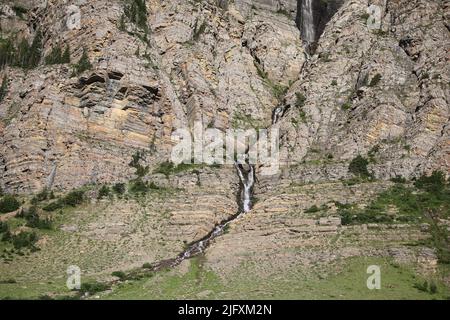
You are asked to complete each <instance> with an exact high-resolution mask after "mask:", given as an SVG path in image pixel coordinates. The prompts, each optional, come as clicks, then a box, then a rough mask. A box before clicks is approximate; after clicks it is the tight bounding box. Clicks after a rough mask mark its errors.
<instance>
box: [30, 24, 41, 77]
mask: <svg viewBox="0 0 450 320" xmlns="http://www.w3.org/2000/svg"><path fill="white" fill-rule="evenodd" d="M41 57H42V33H41V31H40V30H38V31H37V32H36V35H35V36H34V39H33V43H32V44H31V47H30V54H29V56H28V63H27V65H26V68H30V69H31V68H36V67H37V66H38V65H39V62H40V61H41Z"/></svg>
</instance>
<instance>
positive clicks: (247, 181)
mask: <svg viewBox="0 0 450 320" xmlns="http://www.w3.org/2000/svg"><path fill="white" fill-rule="evenodd" d="M236 169H237V171H238V175H239V179H240V180H241V184H242V188H243V189H242V194H241V202H242V210H243V211H244V213H247V212H249V211H250V210H251V209H252V191H253V185H254V184H255V168H254V167H253V166H252V165H250V169H249V171H248V172H247V177H246V176H245V174H244V167H243V166H242V165H241V164H236Z"/></svg>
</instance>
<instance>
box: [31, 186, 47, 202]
mask: <svg viewBox="0 0 450 320" xmlns="http://www.w3.org/2000/svg"><path fill="white" fill-rule="evenodd" d="M49 197H50V193H49V192H48V190H47V188H44V189H43V190H42V191H41V192H39V193H38V194H36V195H35V196H34V197H33V198H32V199H31V203H32V204H37V203H39V202H42V201H45V200H48V199H49Z"/></svg>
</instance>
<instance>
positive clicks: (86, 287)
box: [80, 281, 109, 294]
mask: <svg viewBox="0 0 450 320" xmlns="http://www.w3.org/2000/svg"><path fill="white" fill-rule="evenodd" d="M108 289H109V285H107V284H106V283H102V282H97V281H95V282H84V283H82V284H81V287H80V292H81V293H82V294H84V293H89V294H94V293H97V292H102V291H106V290H108Z"/></svg>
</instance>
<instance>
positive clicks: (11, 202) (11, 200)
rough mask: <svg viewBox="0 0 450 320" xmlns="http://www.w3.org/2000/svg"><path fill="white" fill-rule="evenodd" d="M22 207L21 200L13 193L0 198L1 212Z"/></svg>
mask: <svg viewBox="0 0 450 320" xmlns="http://www.w3.org/2000/svg"><path fill="white" fill-rule="evenodd" d="M19 208H20V202H19V201H18V200H17V199H16V197H14V196H12V195H6V196H4V197H3V198H2V199H1V200H0V213H9V212H13V211H16V210H18V209H19Z"/></svg>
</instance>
